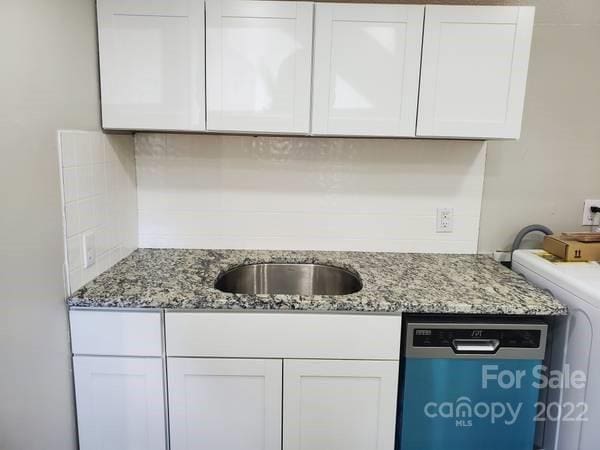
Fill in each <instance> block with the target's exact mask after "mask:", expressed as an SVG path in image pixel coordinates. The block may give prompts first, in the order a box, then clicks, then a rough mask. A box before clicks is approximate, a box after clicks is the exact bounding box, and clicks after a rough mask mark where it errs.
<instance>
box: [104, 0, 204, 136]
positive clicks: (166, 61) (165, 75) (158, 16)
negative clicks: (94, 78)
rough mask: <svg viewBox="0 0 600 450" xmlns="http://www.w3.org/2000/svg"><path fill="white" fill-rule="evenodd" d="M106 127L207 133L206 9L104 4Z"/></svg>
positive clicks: (186, 0) (179, 3)
mask: <svg viewBox="0 0 600 450" xmlns="http://www.w3.org/2000/svg"><path fill="white" fill-rule="evenodd" d="M98 39H99V42H98V43H99V52H100V83H101V91H102V123H103V126H104V128H112V129H136V130H144V129H150V130H189V131H199V130H204V129H205V113H204V110H205V100H204V9H203V6H202V2H198V1H195V0H174V1H173V0H155V1H152V2H146V1H142V0H124V1H123V0H98Z"/></svg>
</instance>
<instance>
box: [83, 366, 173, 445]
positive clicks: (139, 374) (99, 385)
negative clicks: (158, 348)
mask: <svg viewBox="0 0 600 450" xmlns="http://www.w3.org/2000/svg"><path fill="white" fill-rule="evenodd" d="M73 370H74V374H75V396H76V401H77V425H78V428H79V448H80V449H81V450H106V449H110V450H165V448H166V437H165V435H166V433H165V429H166V423H165V404H164V389H163V367H162V361H161V359H160V358H121V357H101V356H75V357H73Z"/></svg>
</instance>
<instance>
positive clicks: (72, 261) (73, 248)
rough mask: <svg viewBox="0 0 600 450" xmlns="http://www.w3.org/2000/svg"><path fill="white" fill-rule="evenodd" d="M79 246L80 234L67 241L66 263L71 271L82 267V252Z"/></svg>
mask: <svg viewBox="0 0 600 450" xmlns="http://www.w3.org/2000/svg"><path fill="white" fill-rule="evenodd" d="M81 245H82V242H81V234H76V235H75V236H72V237H70V238H69V239H67V262H68V264H69V268H71V269H78V268H80V267H81V266H82V265H83V251H82V247H81Z"/></svg>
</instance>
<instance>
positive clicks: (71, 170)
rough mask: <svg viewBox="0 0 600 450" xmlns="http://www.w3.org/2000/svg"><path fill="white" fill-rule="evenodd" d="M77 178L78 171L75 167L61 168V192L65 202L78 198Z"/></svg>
mask: <svg viewBox="0 0 600 450" xmlns="http://www.w3.org/2000/svg"><path fill="white" fill-rule="evenodd" d="M77 179H78V173H77V168H76V167H65V168H64V169H63V194H64V200H65V203H69V202H72V201H75V200H77V199H78V190H77Z"/></svg>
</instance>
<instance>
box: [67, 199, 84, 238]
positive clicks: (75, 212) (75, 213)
mask: <svg viewBox="0 0 600 450" xmlns="http://www.w3.org/2000/svg"><path fill="white" fill-rule="evenodd" d="M79 215H80V213H79V203H78V202H71V203H68V204H67V205H65V222H66V223H65V225H66V233H67V237H71V236H74V235H75V234H77V233H79V232H80V230H81V227H80V220H79Z"/></svg>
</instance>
